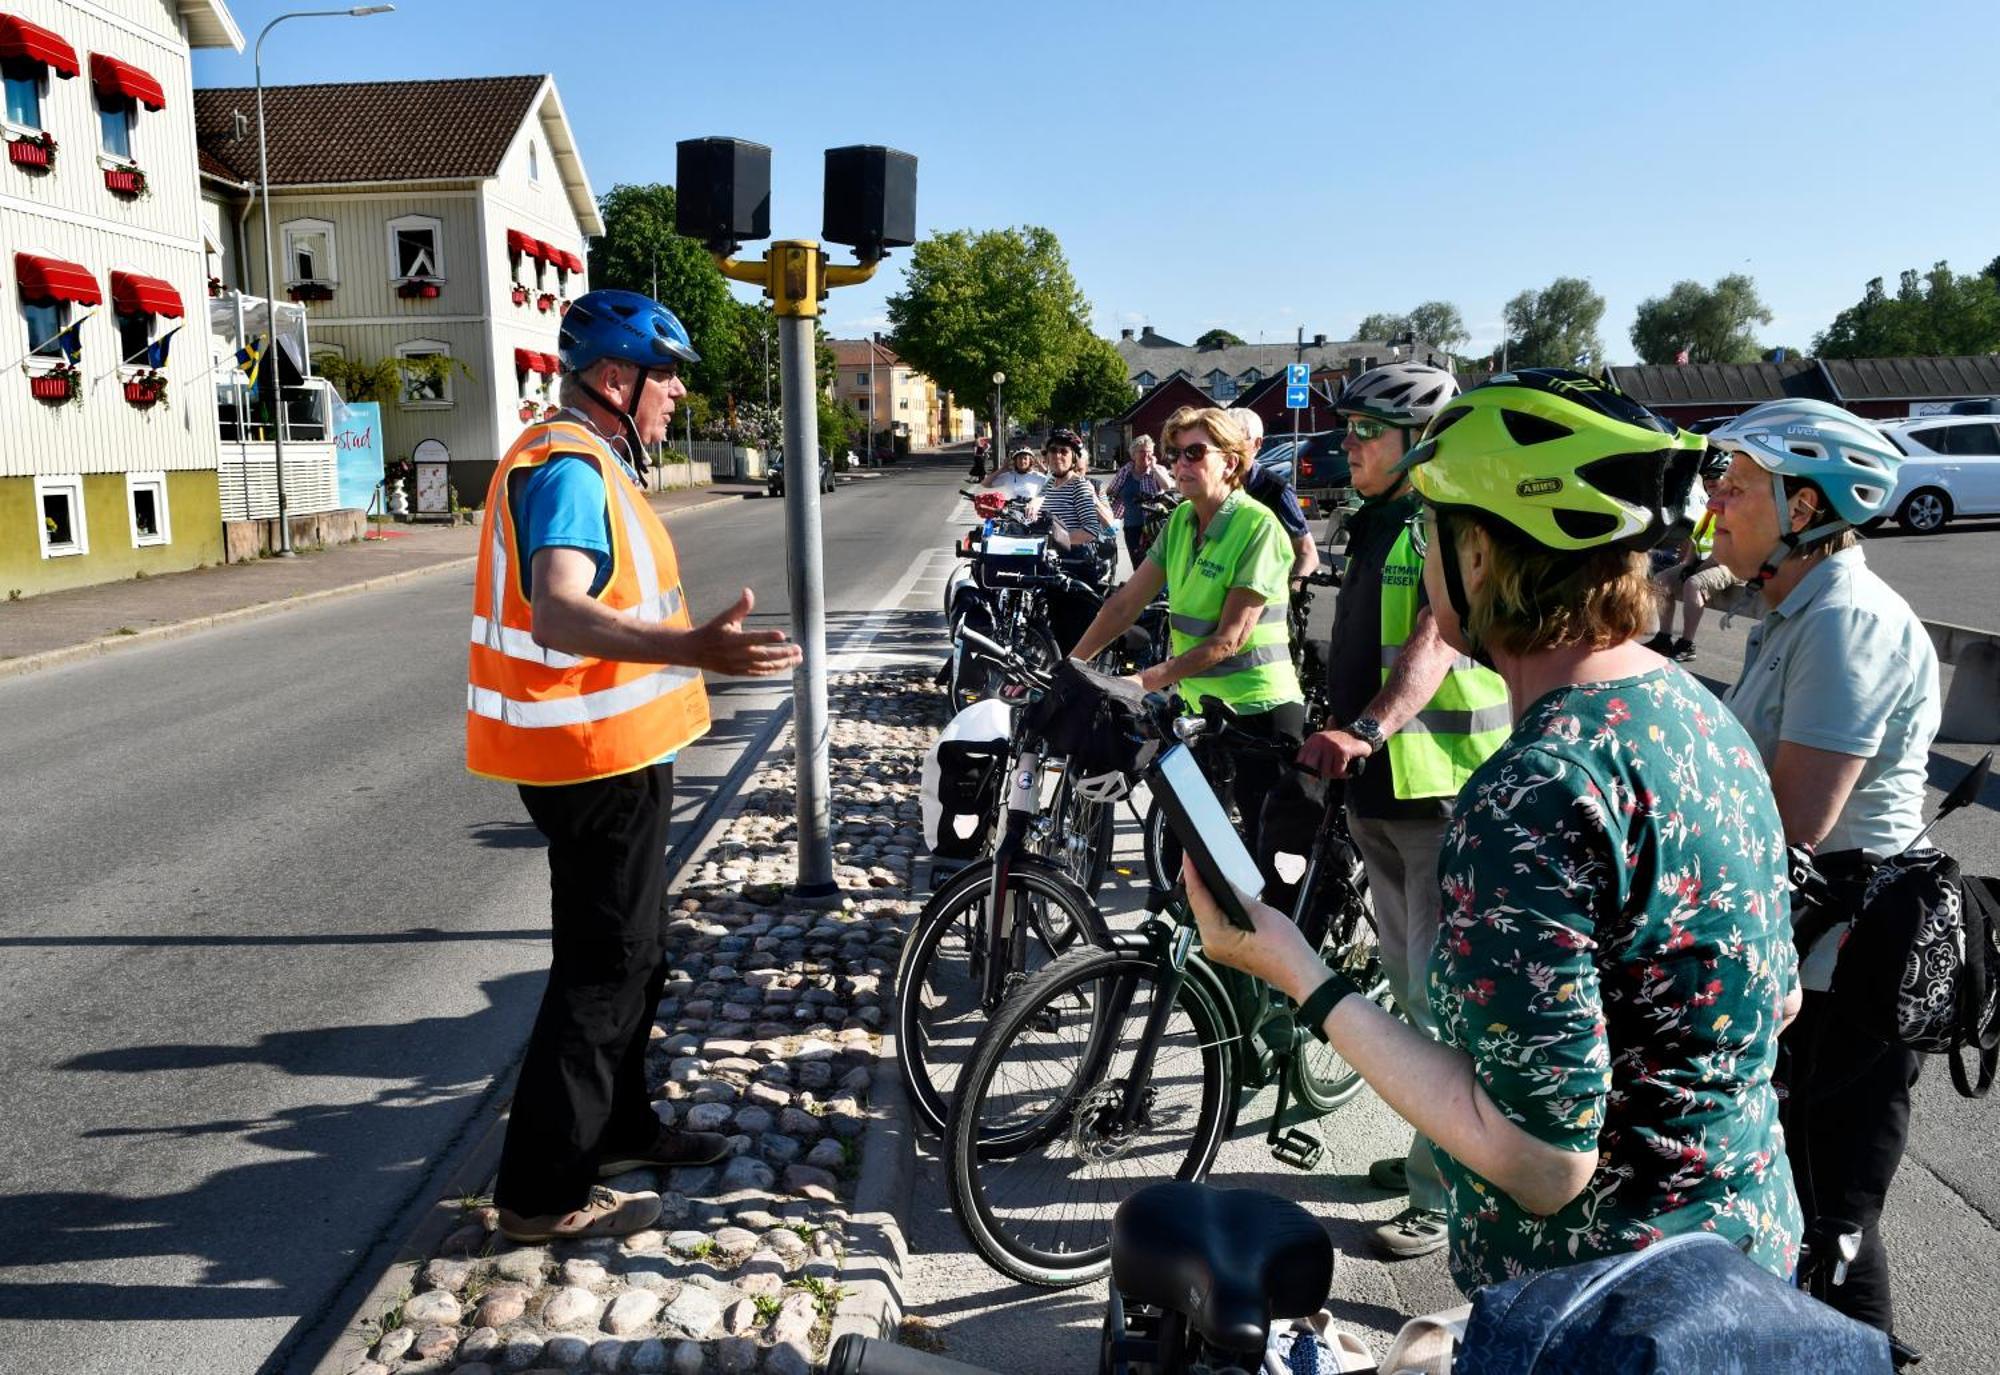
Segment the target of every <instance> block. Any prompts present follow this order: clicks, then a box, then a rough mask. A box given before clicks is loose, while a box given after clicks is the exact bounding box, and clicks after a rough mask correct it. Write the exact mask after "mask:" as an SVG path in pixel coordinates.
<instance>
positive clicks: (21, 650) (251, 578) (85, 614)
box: [0, 482, 762, 678]
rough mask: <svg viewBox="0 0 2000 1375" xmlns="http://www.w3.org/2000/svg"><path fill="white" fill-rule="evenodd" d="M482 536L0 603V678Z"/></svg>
mask: <svg viewBox="0 0 2000 1375" xmlns="http://www.w3.org/2000/svg"><path fill="white" fill-rule="evenodd" d="M761 490H762V488H761V486H760V485H759V484H755V483H737V482H725V483H717V484H715V485H713V486H710V487H705V488H699V489H696V490H693V491H675V492H650V493H648V494H647V497H648V500H649V501H651V503H652V505H653V509H654V510H656V511H658V512H659V513H660V514H661V515H662V516H663V517H665V518H668V519H671V518H673V517H674V516H677V515H684V514H686V513H687V512H689V511H692V510H697V509H701V508H704V507H713V506H717V505H720V504H733V503H735V502H737V501H740V500H741V499H742V498H743V497H745V496H747V495H749V494H750V493H751V492H754V491H761ZM475 518H476V513H475ZM480 529H481V527H480V526H479V525H477V524H474V525H450V526H447V525H415V524H411V525H397V524H388V525H384V526H383V527H382V534H383V538H381V539H374V538H370V539H367V540H363V541H362V542H360V543H358V544H341V545H335V546H332V547H331V548H327V549H323V550H318V551H315V552H312V553H304V552H301V553H300V554H299V556H298V557H297V558H295V559H274V558H267V559H258V560H257V561H256V562H254V563H235V564H225V565H221V566H218V567H214V568H197V569H194V570H192V571H190V572H186V573H170V574H167V575H165V576H162V577H154V578H141V579H133V580H130V581H120V582H113V583H103V584H100V585H98V586H96V587H79V588H76V589H73V590H71V591H66V592H51V593H48V594H47V595H45V596H40V597H29V598H26V599H24V600H22V601H18V602H5V603H0V678H4V677H9V676H12V675H14V674H17V673H29V672H33V671H34V670H36V669H40V668H47V667H50V666H52V665H54V664H57V663H65V662H68V661H70V660H72V659H75V658H79V657H83V656H86V655H90V654H99V653H104V652H106V651H108V650H112V649H117V648H121V647H124V646H126V645H129V644H133V643H137V642H143V641H145V640H148V639H161V638H167V637H170V636H173V635H179V634H185V633H187V632H189V631H192V630H198V629H201V628H203V627H206V626H209V625H214V624H217V623H218V622H220V621H222V620H224V619H240V618H245V617H250V616H259V615H269V614H272V613H274V612H277V611H281V610H287V609H290V608H291V607H293V606H297V605H301V604H304V603H306V602H308V601H314V600H322V599H324V598H327V597H332V596H339V595H342V594H345V593H349V592H356V591H360V590H363V589H365V588H369V587H376V586H380V585H382V584H383V583H384V582H385V581H388V580H391V579H401V578H410V577H417V576H420V575H422V574H426V573H435V572H439V571H442V570H444V569H447V568H451V567H456V566H463V567H467V568H469V567H471V566H472V561H473V559H474V558H475V557H476V555H477V553H478V549H479V531H480Z"/></svg>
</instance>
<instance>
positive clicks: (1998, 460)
mask: <svg viewBox="0 0 2000 1375" xmlns="http://www.w3.org/2000/svg"><path fill="white" fill-rule="evenodd" d="M1878 428H1879V429H1880V430H1881V431H1882V433H1883V434H1885V435H1887V436H1888V437H1889V440H1890V442H1891V443H1893V444H1894V445H1895V446H1896V447H1897V448H1898V449H1901V450H1902V451H1903V454H1904V458H1903V466H1902V468H1901V469H1900V470H1899V471H1898V472H1897V474H1896V494H1895V496H1893V497H1892V498H1891V499H1890V510H1891V511H1893V512H1894V513H1895V517H1894V518H1895V520H1896V522H1897V523H1898V524H1900V525H1901V526H1902V527H1903V528H1904V529H1905V530H1908V531H1909V532H1910V533H1911V534H1913V535H1933V534H1936V533H1937V532H1938V531H1939V530H1942V529H1944V527H1945V526H1946V524H1948V523H1949V522H1950V521H1951V520H1952V519H1953V517H1956V516H1993V515H2000V419H1993V418H1990V417H1987V416H1978V415H1924V416H1916V417H1913V418H1911V419H1909V420H1885V421H1881V422H1879V423H1878Z"/></svg>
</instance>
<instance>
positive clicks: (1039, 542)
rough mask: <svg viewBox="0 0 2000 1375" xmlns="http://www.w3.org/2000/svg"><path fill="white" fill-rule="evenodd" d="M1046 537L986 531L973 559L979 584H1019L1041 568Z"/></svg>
mask: <svg viewBox="0 0 2000 1375" xmlns="http://www.w3.org/2000/svg"><path fill="white" fill-rule="evenodd" d="M1048 543H1049V542H1048V541H1047V540H1045V539H1042V538H1040V537H1036V536H1027V535H988V536H987V537H986V539H985V542H984V543H982V544H981V545H980V546H979V550H978V553H977V554H976V556H975V557H974V559H973V568H974V570H975V572H976V574H977V576H978V578H979V585H980V586H981V587H1021V586H1024V585H1025V584H1027V583H1029V582H1032V581H1034V580H1035V579H1036V578H1037V577H1038V576H1040V574H1041V571H1042V557H1043V553H1044V551H1046V550H1047V548H1048Z"/></svg>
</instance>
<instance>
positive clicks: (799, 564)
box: [716, 239, 876, 899]
mask: <svg viewBox="0 0 2000 1375" xmlns="http://www.w3.org/2000/svg"><path fill="white" fill-rule="evenodd" d="M716 263H717V265H718V266H719V267H720V268H721V269H722V272H723V275H724V276H726V277H729V278H731V279H732V280H734V281H739V282H748V283H750V284H751V285H753V286H759V287H762V288H763V289H764V294H765V295H766V296H767V297H769V298H770V300H771V309H772V314H774V315H775V316H776V317H777V321H778V367H779V375H780V379H781V380H780V386H781V389H782V393H783V400H784V411H785V450H784V459H785V571H786V586H787V588H788V590H789V591H790V594H791V600H792V638H793V639H794V640H795V641H796V642H797V643H798V646H799V648H800V649H801V650H802V651H804V656H803V657H802V658H801V659H800V661H799V666H798V667H797V668H795V669H793V670H792V758H793V766H794V769H793V771H794V775H795V777H796V779H797V785H796V791H797V816H798V881H797V884H796V886H795V888H794V889H793V891H794V892H795V893H796V894H797V895H798V896H800V897H802V898H808V899H825V898H831V897H834V896H836V895H837V894H838V893H839V891H840V888H839V885H838V884H836V883H835V882H834V878H833V835H832V827H831V818H830V815H829V794H830V792H831V782H830V777H829V768H828V754H829V749H828V747H829V735H830V727H829V722H828V715H827V693H826V582H825V575H824V563H823V561H822V558H821V544H822V542H821V539H820V518H819V405H818V400H819V389H818V384H817V382H816V381H815V379H814V376H813V374H814V370H815V368H814V359H813V352H814V345H815V339H814V322H815V321H816V320H817V319H818V318H819V303H820V299H821V298H822V297H823V296H825V294H826V292H827V290H828V288H830V287H836V286H851V285H853V284H855V283H857V282H865V281H867V280H868V279H869V278H870V277H872V276H873V275H874V274H875V267H876V262H875V261H864V262H862V263H859V264H855V265H847V264H838V263H829V262H827V261H826V254H825V253H824V252H823V251H822V250H821V249H820V246H819V244H818V243H817V242H815V241H813V240H811V239H781V240H779V241H777V242H775V243H773V244H772V245H771V251H770V253H769V254H767V255H766V256H765V257H763V258H762V259H759V260H757V261H755V262H745V261H741V260H738V259H736V258H732V257H729V256H728V255H726V254H718V255H717V256H716ZM870 409H871V412H872V409H873V408H872V406H871V408H870ZM869 423H870V425H871V426H872V425H873V423H874V416H873V414H872V413H871V414H870V416H869Z"/></svg>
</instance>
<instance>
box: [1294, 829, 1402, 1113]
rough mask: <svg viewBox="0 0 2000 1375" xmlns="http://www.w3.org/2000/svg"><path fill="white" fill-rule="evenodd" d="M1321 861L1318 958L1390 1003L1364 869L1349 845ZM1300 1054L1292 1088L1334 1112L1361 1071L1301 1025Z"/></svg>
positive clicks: (1375, 999) (1320, 1109) (1357, 1084)
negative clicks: (1322, 929)
mask: <svg viewBox="0 0 2000 1375" xmlns="http://www.w3.org/2000/svg"><path fill="white" fill-rule="evenodd" d="M1321 863H1322V866H1325V865H1327V864H1331V865H1333V866H1334V867H1335V869H1336V872H1334V873H1331V874H1328V873H1326V872H1325V871H1324V867H1323V868H1322V872H1321V876H1320V881H1319V883H1318V885H1317V886H1318V893H1317V894H1316V895H1315V898H1314V901H1315V902H1317V903H1321V904H1323V905H1324V907H1327V908H1331V910H1330V911H1329V912H1328V913H1327V925H1326V935H1325V937H1324V938H1322V939H1321V941H1320V946H1319V953H1320V958H1321V959H1323V960H1325V961H1326V963H1327V967H1328V968H1330V969H1332V970H1334V971H1335V972H1337V973H1341V974H1345V975H1346V976H1347V977H1348V979H1349V980H1350V981H1352V983H1353V984H1354V986H1355V987H1356V988H1358V989H1360V990H1361V992H1362V994H1363V996H1365V997H1366V998H1367V999H1368V1000H1369V1001H1370V1002H1372V1003H1375V1004H1377V1005H1378V1006H1380V1007H1383V1008H1388V1007H1389V1006H1390V996H1389V976H1388V974H1387V972H1386V971H1384V969H1383V968H1382V951H1381V947H1380V946H1378V945H1377V944H1376V941H1375V913H1374V908H1373V906H1372V899H1371V898H1370V895H1369V892H1368V871H1367V870H1366V869H1365V868H1363V867H1362V864H1361V856H1360V854H1359V853H1357V852H1356V851H1355V849H1354V847H1353V846H1352V845H1340V846H1337V847H1333V853H1332V854H1330V855H1328V856H1325V857H1324V858H1323V859H1322V861H1321ZM1300 1031H1301V1032H1302V1033H1304V1034H1302V1035H1301V1036H1300V1037H1299V1042H1298V1053H1297V1054H1296V1055H1294V1056H1293V1057H1292V1093H1293V1096H1294V1097H1296V1098H1297V1099H1298V1100H1299V1101H1300V1102H1302V1103H1305V1104H1307V1105H1308V1106H1309V1107H1311V1108H1312V1110H1313V1111H1314V1112H1316V1113H1320V1114H1325V1113H1329V1112H1332V1111H1333V1110H1334V1109H1335V1108H1338V1107H1341V1106H1343V1105H1344V1104H1346V1103H1347V1102H1348V1101H1349V1100H1351V1099H1352V1098H1353V1097H1354V1096H1355V1095H1356V1094H1357V1093H1359V1092H1361V1082H1362V1081H1361V1072H1360V1071H1359V1070H1357V1069H1355V1068H1354V1066H1352V1065H1350V1064H1348V1063H1347V1060H1346V1058H1345V1057H1344V1056H1342V1055H1341V1053H1340V1052H1339V1051H1337V1050H1335V1049H1334V1048H1333V1047H1332V1046H1330V1045H1328V1044H1326V1043H1325V1042H1324V1041H1322V1040H1320V1039H1319V1037H1317V1036H1314V1035H1312V1034H1311V1033H1310V1029H1309V1028H1305V1027H1301V1028H1300Z"/></svg>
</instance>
